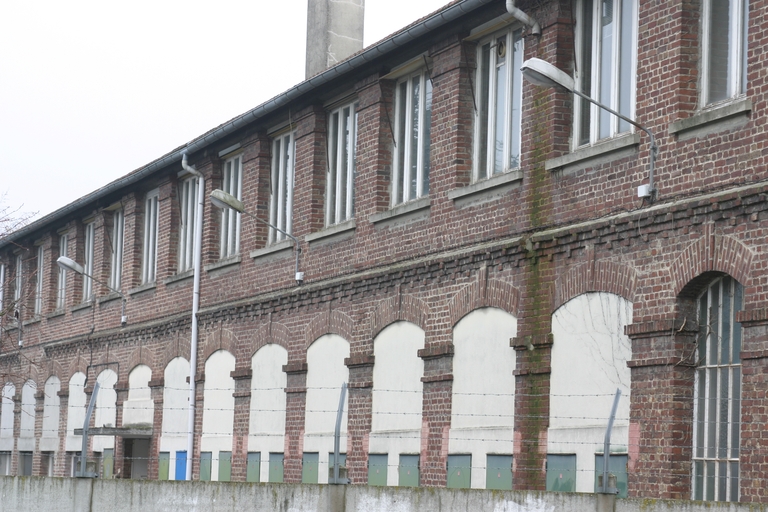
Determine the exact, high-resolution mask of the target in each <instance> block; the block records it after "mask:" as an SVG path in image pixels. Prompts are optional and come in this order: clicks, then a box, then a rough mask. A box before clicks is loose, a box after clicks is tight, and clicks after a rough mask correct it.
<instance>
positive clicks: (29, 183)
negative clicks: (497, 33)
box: [0, 0, 448, 218]
mask: <svg viewBox="0 0 768 512" xmlns="http://www.w3.org/2000/svg"><path fill="white" fill-rule="evenodd" d="M365 2H366V16H365V18H366V22H365V44H366V46H367V45H370V44H372V43H374V42H376V41H378V40H380V39H381V38H383V37H385V36H387V35H388V34H390V33H392V32H394V31H396V30H398V29H399V28H402V27H403V26H405V25H407V24H409V23H411V22H413V21H415V20H416V19H418V18H420V17H422V16H424V15H425V14H428V13H430V12H432V11H434V10H436V9H438V8H439V7H441V6H443V5H445V4H446V3H448V0H365ZM306 9H307V0H279V1H274V2H268V1H266V0H250V1H247V0H217V1H216V2H210V1H209V2H202V1H197V0H184V1H180V0H153V1H152V0H131V1H130V2H121V3H118V2H105V1H104V0H69V1H67V2H62V1H60V0H43V1H40V0H24V1H19V2H11V1H6V2H1V3H0V193H3V192H5V193H7V195H6V204H8V205H9V206H11V207H14V208H21V210H22V211H25V212H38V215H37V218H39V217H40V216H42V215H45V214H47V213H50V212H52V211H54V210H56V209H58V208H60V207H62V206H64V205H66V204H68V203H70V202H72V201H74V200H75V199H77V198H78V197H80V196H83V195H85V194H87V193H88V192H90V191H92V190H95V189H97V188H99V187H101V186H103V185H105V184H107V183H109V182H110V181H113V180H114V179H116V178H118V177H120V176H122V175H124V174H126V173H128V172H130V171H132V170H134V169H136V168H138V167H141V166H143V165H145V164H147V163H149V162H150V161H152V160H154V159H155V158H157V157H159V156H161V155H163V154H164V153H166V152H168V151H170V150H172V149H174V148H175V147H177V146H179V145H181V144H183V143H185V142H187V141H189V140H191V139H193V138H194V137H196V136H198V135H201V134H202V133H204V132H206V131H207V130H209V129H211V128H213V127H215V126H217V125H219V124H221V123H223V122H225V121H227V120H229V119H231V118H233V117H235V116H237V115H238V114H241V113H243V112H245V111H247V110H249V109H251V108H253V107H255V106H256V105H259V104H261V103H262V102H264V101H266V100H267V99H269V98H271V97H273V96H275V95H276V94H279V93H280V92H282V91H284V90H286V89H288V88H290V87H291V86H292V85H294V84H296V83H298V82H300V81H302V80H303V79H304V47H305V43H306V38H305V33H306V23H307V21H306Z"/></svg>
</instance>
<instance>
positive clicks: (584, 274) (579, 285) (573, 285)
mask: <svg viewBox="0 0 768 512" xmlns="http://www.w3.org/2000/svg"><path fill="white" fill-rule="evenodd" d="M636 288H637V272H635V269H633V268H632V267H629V266H627V265H624V264H622V263H617V262H615V261H610V260H597V261H590V262H588V263H583V264H581V265H577V266H575V267H572V268H570V269H569V270H568V272H566V273H565V274H563V275H561V276H558V278H557V279H556V280H555V293H554V297H553V300H552V312H554V311H556V310H557V309H558V308H559V307H560V306H562V305H563V304H565V303H566V302H568V301H569V300H571V299H573V298H574V297H578V296H579V295H582V294H584V293H588V292H606V293H612V294H614V295H618V296H620V297H623V298H625V299H626V300H628V301H629V302H634V301H635V291H636Z"/></svg>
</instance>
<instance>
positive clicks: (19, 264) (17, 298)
mask: <svg viewBox="0 0 768 512" xmlns="http://www.w3.org/2000/svg"><path fill="white" fill-rule="evenodd" d="M14 270H15V272H16V276H15V278H14V280H13V304H14V307H15V308H16V311H18V310H19V308H20V306H21V304H19V303H20V302H21V291H22V288H23V287H24V259H23V258H22V257H21V254H19V255H18V256H16V268H15V269H14Z"/></svg>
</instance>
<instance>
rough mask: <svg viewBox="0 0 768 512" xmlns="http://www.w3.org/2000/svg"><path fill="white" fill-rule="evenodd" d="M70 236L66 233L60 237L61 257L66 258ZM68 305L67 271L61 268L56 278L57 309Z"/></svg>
mask: <svg viewBox="0 0 768 512" xmlns="http://www.w3.org/2000/svg"><path fill="white" fill-rule="evenodd" d="M68 243H69V236H68V235H67V234H66V233H65V234H63V235H60V236H59V256H64V257H66V256H67V254H68V252H67V244H68ZM66 305H67V271H66V270H64V269H63V268H61V267H59V274H58V276H57V278H56V309H57V310H58V309H64V306H66Z"/></svg>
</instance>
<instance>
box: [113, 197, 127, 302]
mask: <svg viewBox="0 0 768 512" xmlns="http://www.w3.org/2000/svg"><path fill="white" fill-rule="evenodd" d="M124 230H125V214H124V212H123V210H122V209H120V210H115V212H114V213H113V214H112V236H111V237H110V239H109V242H110V245H111V247H110V248H111V249H112V259H111V262H110V272H109V286H110V287H112V288H114V289H115V290H120V286H122V276H123V239H124V238H125V237H124Z"/></svg>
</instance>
